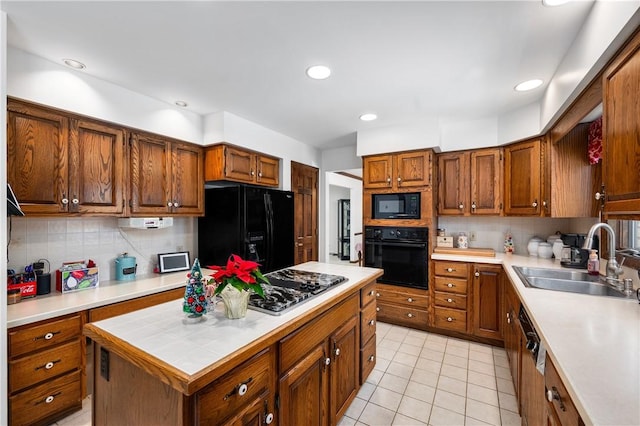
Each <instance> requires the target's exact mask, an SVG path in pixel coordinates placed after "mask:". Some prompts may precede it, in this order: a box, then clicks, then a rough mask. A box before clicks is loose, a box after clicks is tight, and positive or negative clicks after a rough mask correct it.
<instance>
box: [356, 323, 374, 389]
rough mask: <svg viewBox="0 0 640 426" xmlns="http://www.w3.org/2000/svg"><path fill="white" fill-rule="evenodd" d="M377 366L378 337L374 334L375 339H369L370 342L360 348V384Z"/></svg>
mask: <svg viewBox="0 0 640 426" xmlns="http://www.w3.org/2000/svg"><path fill="white" fill-rule="evenodd" d="M375 366H376V337H375V335H374V336H373V339H371V340H369V342H368V343H367V344H366V345H364V347H363V348H362V349H361V350H360V372H361V376H360V384H363V383H364V382H365V381H366V380H367V377H369V374H371V371H373V367H375Z"/></svg>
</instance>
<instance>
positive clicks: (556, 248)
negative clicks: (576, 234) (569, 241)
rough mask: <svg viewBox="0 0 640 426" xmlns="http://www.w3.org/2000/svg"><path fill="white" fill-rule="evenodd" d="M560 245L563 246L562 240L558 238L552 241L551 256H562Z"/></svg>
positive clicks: (559, 257) (558, 257)
mask: <svg viewBox="0 0 640 426" xmlns="http://www.w3.org/2000/svg"><path fill="white" fill-rule="evenodd" d="M562 246H564V242H562V240H561V239H560V238H558V239H557V240H554V241H553V247H552V250H553V256H554V257H555V258H556V260H560V259H561V258H562Z"/></svg>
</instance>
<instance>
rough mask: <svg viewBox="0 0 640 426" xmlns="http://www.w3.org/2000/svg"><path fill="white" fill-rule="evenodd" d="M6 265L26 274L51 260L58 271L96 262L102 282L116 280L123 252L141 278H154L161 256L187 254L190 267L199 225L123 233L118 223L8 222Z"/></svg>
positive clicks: (189, 222) (185, 221) (187, 221)
mask: <svg viewBox="0 0 640 426" xmlns="http://www.w3.org/2000/svg"><path fill="white" fill-rule="evenodd" d="M7 222H8V223H7V233H8V234H7V235H8V237H7V241H9V247H8V261H7V265H8V267H9V268H11V269H15V270H16V271H22V270H23V268H24V267H25V265H28V264H31V263H33V262H35V261H37V260H39V259H47V260H48V261H49V262H50V263H51V270H52V271H54V270H56V269H57V268H58V267H60V265H61V264H62V263H63V262H68V261H74V260H84V261H86V260H88V259H93V260H94V261H95V262H96V264H97V265H98V267H99V268H100V280H101V281H103V280H104V281H108V280H112V279H115V264H114V261H115V258H116V257H117V256H118V255H119V254H121V253H124V252H127V253H128V254H129V255H130V256H135V257H136V262H137V264H138V274H150V273H152V272H153V268H154V267H155V266H156V263H157V255H158V253H170V252H175V251H189V253H190V254H191V261H193V258H194V256H195V253H196V249H197V244H198V234H197V227H198V220H197V219H196V218H181V217H176V218H174V221H173V226H172V227H169V228H163V229H129V228H119V227H118V219H117V218H112V217H105V218H99V217H92V218H75V217H74V218H32V217H30V218H26V217H12V218H11V219H7Z"/></svg>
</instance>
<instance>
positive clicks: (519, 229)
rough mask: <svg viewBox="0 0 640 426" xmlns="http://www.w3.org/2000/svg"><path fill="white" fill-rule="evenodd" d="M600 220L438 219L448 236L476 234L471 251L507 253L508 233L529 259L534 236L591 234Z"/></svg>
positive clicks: (471, 243) (442, 217) (520, 218)
mask: <svg viewBox="0 0 640 426" xmlns="http://www.w3.org/2000/svg"><path fill="white" fill-rule="evenodd" d="M596 222H597V219H596V218H579V219H573V218H571V219H569V218H561V219H557V218H537V217H478V216H469V217H449V216H440V217H439V218H438V228H445V229H446V234H447V235H453V236H457V235H458V233H459V232H466V233H467V235H469V234H470V233H472V232H473V233H475V234H476V240H475V241H469V246H470V247H483V248H492V249H494V250H495V251H496V252H497V253H502V252H503V251H504V250H503V249H504V237H505V234H506V233H507V232H511V235H512V236H513V245H514V247H515V253H516V254H521V255H524V256H526V255H528V254H529V253H528V252H527V244H528V243H529V240H530V239H531V237H533V236H538V237H541V238H544V239H545V240H546V239H547V237H549V236H550V235H553V234H555V233H556V232H557V231H560V232H562V233H581V234H586V233H587V232H589V228H590V227H591V225H593V224H594V223H596Z"/></svg>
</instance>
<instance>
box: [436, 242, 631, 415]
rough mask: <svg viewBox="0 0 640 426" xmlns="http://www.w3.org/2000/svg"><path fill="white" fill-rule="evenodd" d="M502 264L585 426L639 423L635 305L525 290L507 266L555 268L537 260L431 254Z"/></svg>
mask: <svg viewBox="0 0 640 426" xmlns="http://www.w3.org/2000/svg"><path fill="white" fill-rule="evenodd" d="M431 258H432V259H433V260H455V261H463V262H476V263H494V264H502V265H503V267H504V270H505V271H506V274H507V276H508V277H509V279H510V280H511V282H512V283H513V284H514V287H515V288H516V291H517V292H518V294H519V296H520V299H521V300H522V303H523V304H524V306H525V309H526V310H527V312H528V313H529V316H530V317H531V320H532V322H533V323H534V326H535V328H536V331H537V332H538V334H539V335H540V338H541V340H542V343H543V344H544V346H545V347H546V349H547V353H548V354H549V355H550V357H551V358H552V359H553V362H554V364H555V365H556V367H557V369H558V373H559V374H560V376H561V377H562V381H563V382H564V384H565V386H566V387H567V390H568V392H569V394H570V395H571V398H572V400H573V402H574V404H575V405H576V408H577V409H578V412H579V413H580V415H581V416H582V419H583V420H584V422H585V423H586V424H587V425H590V424H593V425H640V304H638V301H637V300H636V298H635V297H633V298H632V299H619V298H615V297H601V296H591V295H583V294H575V293H565V292H560V291H551V290H542V289H535V288H528V287H525V286H524V284H523V283H522V281H521V280H520V278H519V277H518V276H517V275H516V273H515V271H514V270H513V268H512V266H533V267H541V268H560V264H559V262H554V261H553V260H550V259H539V258H537V257H527V256H517V255H504V254H497V255H496V257H495V258H487V257H472V256H458V255H445V254H434V255H432V257H431Z"/></svg>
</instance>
